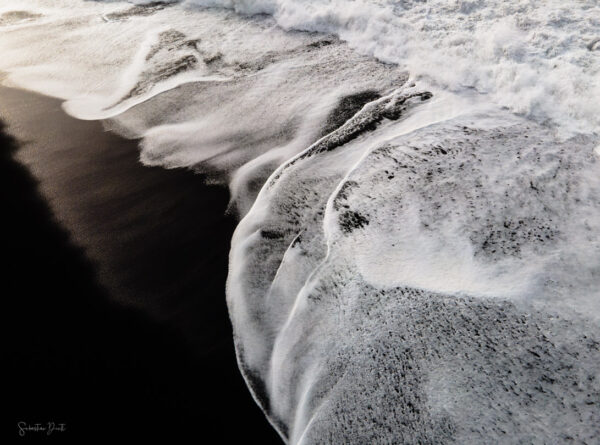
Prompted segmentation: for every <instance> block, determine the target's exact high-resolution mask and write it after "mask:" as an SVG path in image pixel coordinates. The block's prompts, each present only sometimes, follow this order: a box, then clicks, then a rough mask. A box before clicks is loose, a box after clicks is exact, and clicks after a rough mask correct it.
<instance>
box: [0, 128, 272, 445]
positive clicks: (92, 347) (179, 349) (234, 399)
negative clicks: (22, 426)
mask: <svg viewBox="0 0 600 445" xmlns="http://www.w3.org/2000/svg"><path fill="white" fill-rule="evenodd" d="M19 149H20V147H19V145H18V143H17V142H16V141H15V140H14V139H12V138H11V137H10V136H7V135H6V133H5V132H4V125H0V181H1V184H0V190H1V199H2V201H1V203H2V218H1V221H2V230H1V233H2V235H1V236H2V241H1V245H2V262H3V263H4V264H5V266H3V270H2V295H3V299H4V302H5V307H4V309H3V310H2V316H3V318H4V320H3V324H4V326H5V328H6V329H7V337H5V341H6V342H7V344H8V353H7V355H5V356H4V358H5V361H3V363H5V366H6V367H7V368H8V371H9V372H8V378H6V380H5V383H6V385H7V387H8V391H7V393H5V394H6V395H7V397H6V398H5V399H4V405H5V407H7V408H8V417H6V418H5V419H4V420H5V422H6V423H7V428H10V429H11V430H12V434H14V436H13V437H18V436H17V432H18V428H17V422H19V421H24V422H28V423H30V424H32V423H42V424H44V423H45V422H48V421H54V422H56V423H59V422H63V423H66V427H67V431H66V432H65V433H59V432H55V433H54V434H53V436H54V437H55V438H56V439H58V440H59V441H61V442H62V441H63V440H64V439H67V438H70V439H76V440H75V442H76V443H92V442H91V440H93V439H98V438H105V439H123V438H132V439H133V438H160V437H169V443H182V439H183V438H186V439H187V438H189V439H191V440H192V441H194V442H196V443H240V444H242V443H280V440H279V439H278V437H277V436H276V434H275V432H274V431H273V430H272V429H271V427H270V426H269V425H268V423H267V421H266V420H265V418H264V416H263V415H262V413H261V412H260V410H259V409H258V407H257V406H256V405H255V404H254V402H253V400H252V399H251V397H250V395H249V393H248V390H247V388H246V387H245V385H244V382H243V381H242V378H241V376H240V375H239V371H238V369H237V366H236V362H235V357H234V352H233V345H232V340H231V327H230V325H229V320H228V318H227V312H226V308H225V301H224V280H225V274H226V264H227V263H226V257H227V250H228V247H229V244H228V239H227V240H226V242H225V244H224V245H223V244H222V243H223V236H213V238H212V239H213V243H215V245H207V244H206V243H207V241H206V239H204V240H203V243H204V244H202V245H201V246H196V247H197V248H198V249H204V253H205V254H206V252H212V256H209V257H208V258H205V259H204V261H203V262H202V263H201V265H200V266H197V267H201V268H202V269H203V272H202V273H201V274H199V276H198V278H196V279H194V278H193V276H194V272H195V269H192V270H190V268H192V264H193V263H194V262H195V261H197V260H198V258H197V257H195V256H194V255H192V256H191V258H187V259H186V258H185V257H184V258H181V256H182V254H181V251H180V250H179V247H180V246H181V245H182V244H186V243H190V244H191V245H189V248H190V249H194V247H195V246H194V244H193V243H194V242H197V241H198V240H197V239H196V238H195V237H194V236H193V233H192V234H189V233H185V232H184V233H178V230H179V229H183V230H186V229H189V227H187V226H186V225H185V224H184V225H183V226H177V227H171V230H170V231H169V233H170V234H171V235H169V236H166V235H165V236H164V237H161V236H159V234H160V229H156V230H157V231H158V232H156V233H152V232H149V233H148V232H146V235H147V236H153V237H154V238H155V239H154V240H153V243H150V248H151V249H153V250H152V251H151V252H148V250H147V249H148V245H146V246H143V245H135V240H137V241H138V243H139V242H141V241H143V240H148V239H149V238H147V237H146V236H141V235H140V236H137V237H136V236H135V234H134V235H131V234H130V235H128V236H129V237H130V238H131V240H130V244H125V245H124V246H123V248H126V249H129V250H128V251H127V252H124V253H123V257H122V258H120V259H116V261H117V263H118V262H119V261H120V262H124V264H126V262H127V259H128V258H129V259H130V260H131V259H132V258H134V257H135V258H137V261H139V262H145V265H139V264H138V265H136V267H135V268H134V271H129V272H127V273H124V277H121V278H119V283H120V284H119V285H117V286H115V287H114V288H113V290H109V288H110V286H108V287H107V286H104V284H103V283H101V282H99V279H98V274H97V273H96V267H95V266H94V264H93V263H92V262H91V261H90V260H89V259H88V257H87V256H86V255H85V252H84V251H83V249H82V248H80V247H78V246H76V245H75V244H74V243H73V241H72V235H71V234H70V233H69V232H68V231H67V230H65V228H64V227H63V226H62V225H61V224H59V223H58V222H57V219H56V217H55V216H54V214H53V211H52V209H51V208H50V206H49V204H48V202H47V201H46V199H45V197H44V196H42V194H41V193H40V191H39V183H38V181H37V180H36V179H35V178H34V177H33V176H32V174H31V173H30V171H29V170H28V169H27V168H26V167H24V166H23V165H22V164H21V163H19V162H17V161H16V160H15V154H16V153H17V151H18V150H19ZM132 157H133V159H134V162H135V158H136V155H135V154H133V155H132ZM129 168H130V169H135V168H139V169H143V167H141V166H139V165H137V166H129ZM162 173H163V174H164V175H169V174H171V173H172V172H169V171H163V172H162ZM188 173H189V172H188ZM189 177H190V179H189V180H190V181H193V180H197V181H200V179H199V178H194V177H193V174H192V173H189ZM154 180H155V179H154ZM149 181H150V182H152V179H149ZM150 182H149V183H150ZM155 185H156V187H161V183H160V182H159V183H158V184H155ZM188 185H189V184H183V185H181V183H180V186H181V187H183V188H185V187H186V186H188ZM113 186H118V184H117V185H114V184H113ZM159 198H160V199H168V198H169V188H168V187H165V186H164V183H163V184H162V189H161V191H160V197H159ZM130 199H132V200H135V199H134V197H131V196H130ZM221 200H222V201H223V202H222V207H223V208H224V206H225V205H226V197H225V199H224V200H223V199H221ZM128 204H134V202H133V201H131V202H129V203H128ZM195 204H199V203H195ZM221 210H222V209H221V208H219V209H216V208H215V207H214V206H213V207H212V208H211V207H210V206H207V207H205V208H204V209H197V208H194V206H193V205H192V206H183V208H181V209H180V211H181V213H180V214H177V215H174V216H173V217H174V218H185V217H186V216H189V217H190V218H192V220H194V218H195V217H196V218H197V217H198V215H196V216H194V213H193V212H200V211H202V212H203V215H204V216H205V214H206V213H210V212H215V211H221ZM105 211H106V209H105ZM185 212H188V215H186V214H185ZM190 212H192V213H191V214H190ZM103 216H104V217H106V218H110V214H104V215H103ZM223 221H224V220H223ZM223 221H221V224H222V226H223V232H227V233H228V234H230V233H231V229H232V227H233V223H232V221H229V222H227V221H225V222H223ZM153 224H154V225H156V226H157V227H160V221H154V222H153ZM111 227H112V226H111V225H110V224H109V225H108V228H107V229H105V230H104V232H103V235H102V236H106V234H107V233H109V231H110V228H111ZM142 228H143V225H142ZM200 229H201V228H200ZM173 237H174V238H175V244H173V243H170V242H168V240H172V239H173ZM95 242H97V241H95ZM110 242H111V241H109V240H107V243H108V244H110ZM219 243H221V244H220V245H219ZM113 251H114V250H113V249H108V250H107V252H105V253H106V254H107V255H108V254H110V252H113ZM215 252H218V254H215ZM183 255H184V256H185V253H184V254H183ZM215 257H216V258H217V260H215ZM186 268H187V269H186ZM183 272H185V276H186V277H187V281H186V282H185V283H184V284H182V285H181V286H175V287H169V286H167V284H165V283H168V281H169V280H172V279H178V277H179V278H180V276H181V275H180V274H181V273H183ZM147 274H150V276H147ZM207 277H209V278H208V280H209V281H208V282H207V281H206V280H207ZM146 279H148V283H147V282H146ZM123 283H125V284H123ZM119 286H128V288H127V289H126V293H130V294H135V293H136V292H138V291H139V292H141V293H143V292H146V291H145V290H144V289H148V288H149V287H151V288H153V289H154V291H155V292H160V291H162V292H163V294H162V298H165V299H168V298H172V299H173V300H174V301H175V303H173V304H177V305H179V306H181V305H184V306H185V309H186V311H187V318H188V323H190V324H193V322H194V319H195V322H196V323H199V324H204V326H202V327H201V328H199V329H197V330H195V331H193V330H191V328H190V327H187V328H184V329H180V327H178V326H175V325H173V323H170V322H172V321H173V320H180V319H181V317H175V318H174V317H166V321H160V322H159V321H156V319H155V318H154V317H151V316H148V315H147V314H146V313H145V311H143V310H139V309H131V308H130V309H127V308H125V307H123V306H122V305H120V304H117V303H115V297H114V296H113V295H111V292H117V291H119V289H120V287H119ZM136 286H137V287H136ZM165 288H167V289H168V291H167V290H165ZM115 289H116V290H115ZM140 289H141V290H140ZM124 292H125V291H124ZM193 295H195V297H196V300H199V301H188V300H191V299H193V298H192V296H193ZM181 310H182V309H181V307H179V308H178V311H181ZM184 312H185V311H184ZM190 332H193V333H194V335H198V336H201V335H207V337H206V338H204V339H202V338H195V339H194V338H186V337H185V335H184V333H185V334H190ZM190 335H191V334H190ZM217 337H218V338H217ZM199 345H203V348H204V349H202V350H199V349H198V348H199V347H200V346H199ZM39 434H41V433H28V434H27V438H39V439H42V437H41V436H39ZM36 435H37V437H36ZM211 437H212V438H211ZM209 438H210V439H209ZM12 442H13V441H11V443H12Z"/></svg>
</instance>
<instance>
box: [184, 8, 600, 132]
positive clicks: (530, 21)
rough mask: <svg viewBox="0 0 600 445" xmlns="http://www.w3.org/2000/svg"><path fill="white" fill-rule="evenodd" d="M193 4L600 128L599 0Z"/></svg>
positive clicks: (580, 127) (567, 126)
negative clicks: (261, 20) (317, 36)
mask: <svg viewBox="0 0 600 445" xmlns="http://www.w3.org/2000/svg"><path fill="white" fill-rule="evenodd" d="M189 1H190V2H193V3H196V4H200V5H208V6H217V5H218V6H223V7H228V8H232V9H235V10H236V11H238V12H241V13H246V14H258V13H267V14H272V15H273V16H274V17H275V19H276V20H277V23H278V24H279V25H281V26H282V27H284V28H285V29H300V30H308V31H320V32H326V33H336V34H338V35H339V36H341V37H342V38H343V39H344V40H346V41H348V42H349V43H350V44H351V45H352V46H353V47H354V48H357V49H358V50H360V51H362V52H364V53H366V54H369V55H373V56H375V57H377V58H379V59H380V60H384V61H387V62H392V63H397V64H400V65H401V66H403V67H406V68H407V70H408V71H409V72H411V74H413V75H414V76H415V77H417V78H420V80H421V81H427V82H431V83H433V84H436V85H439V86H441V87H444V88H448V89H450V90H452V91H455V92H462V91H464V90H465V89H468V88H475V89H476V90H477V91H479V92H480V93H482V94H487V95H489V97H490V99H491V100H493V101H495V102H496V103H498V104H499V105H501V106H506V107H509V108H510V109H511V110H513V111H514V112H516V113H519V114H523V115H525V116H528V117H531V118H534V119H536V120H537V121H538V122H545V121H547V120H551V121H552V122H553V124H554V125H557V126H559V127H561V128H562V130H563V131H565V132H566V133H567V134H572V133H573V132H597V131H598V128H599V127H600V120H599V119H600V118H599V117H598V114H599V113H598V112H597V103H598V100H599V99H600V80H599V79H600V61H599V59H600V58H599V57H598V56H597V53H596V52H595V50H594V49H593V46H590V44H591V43H592V42H594V41H595V39H597V38H598V33H599V32H600V30H599V29H598V27H599V26H598V22H599V20H600V5H598V3H597V2H595V1H593V0H588V1H582V2H577V3H576V4H565V3H564V2H560V1H550V2H543V3H540V2H532V1H529V0H512V1H510V2H506V1H501V0H497V1H493V2H485V3H483V2H472V1H454V2H447V1H444V0H437V1H433V2H432V1H428V2H412V1H403V2H394V1H385V0H384V1H380V0H379V1H366V0H357V1H347V0H335V1H322V0H313V1H309V2H298V1H294V0H262V1H244V0H241V1H237V0H189ZM590 48H591V49H590Z"/></svg>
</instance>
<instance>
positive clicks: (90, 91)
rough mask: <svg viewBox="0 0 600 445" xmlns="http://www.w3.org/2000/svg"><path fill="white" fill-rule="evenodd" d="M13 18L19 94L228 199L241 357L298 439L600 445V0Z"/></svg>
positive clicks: (164, 8) (374, 0)
mask: <svg viewBox="0 0 600 445" xmlns="http://www.w3.org/2000/svg"><path fill="white" fill-rule="evenodd" d="M11 3H12V2H7V3H3V4H1V5H0V54H2V58H0V70H2V71H4V72H6V73H7V74H8V76H7V78H6V79H5V81H4V82H5V83H6V84H8V85H17V86H20V87H24V88H28V89H32V90H35V91H39V92H42V93H44V94H48V95H52V96H56V97H60V98H62V99H64V100H65V102H64V108H65V110H66V111H67V112H68V113H70V114H72V115H73V116H76V117H79V118H82V119H108V121H106V125H107V127H109V128H111V129H113V130H115V131H118V132H119V133H121V134H123V135H125V136H127V137H139V138H141V144H140V147H141V155H140V159H141V161H142V162H143V163H145V164H147V165H161V166H164V167H166V168H173V167H189V168H193V169H195V170H197V171H200V172H203V173H206V174H208V175H209V177H211V178H213V179H214V180H226V181H228V183H229V185H230V188H231V190H232V196H233V198H232V199H233V202H234V205H235V207H236V208H237V210H238V212H239V214H240V215H241V216H243V219H242V220H241V222H240V224H239V226H238V228H237V230H236V233H235V235H234V238H233V240H232V250H231V256H230V274H229V280H228V288H227V295H228V305H229V309H230V314H231V318H232V322H233V326H234V334H235V341H236V347H237V351H238V359H239V362H240V367H241V369H242V371H243V373H244V375H245V377H246V378H247V381H248V383H249V386H250V387H251V389H252V390H253V392H254V394H255V396H256V398H257V401H258V402H259V403H260V404H261V406H262V408H263V409H264V410H265V412H266V414H267V415H268V417H269V419H270V420H271V422H272V423H273V424H274V426H275V427H276V428H277V429H278V431H279V432H280V434H281V435H282V436H283V437H284V438H286V439H287V440H288V441H289V442H290V443H306V444H308V443H313V442H319V441H321V442H322V441H325V442H328V443H374V442H377V441H385V440H386V439H389V440H399V439H398V438H399V437H402V441H403V442H405V443H411V442H414V443H429V442H434V443H435V442H446V441H449V440H450V439H451V438H453V439H454V440H457V441H458V442H459V443H482V442H489V441H490V440H492V441H493V440H499V441H502V437H504V436H503V435H502V434H508V435H509V436H508V437H512V438H515V441H517V440H521V441H523V442H535V441H536V440H539V441H541V442H544V441H546V442H561V441H565V440H567V437H566V436H564V434H566V433H564V432H565V431H567V430H568V431H569V434H570V435H571V437H572V438H574V439H575V440H576V441H577V440H579V441H586V440H587V441H590V440H592V438H593V437H594V436H595V435H596V436H597V434H598V433H599V432H598V429H597V425H600V413H599V411H598V405H597V404H594V403H588V402H590V399H589V398H590V397H591V398H592V399H594V397H596V398H597V396H598V394H599V393H600V388H599V387H598V385H599V383H598V382H600V378H597V377H600V375H599V372H598V363H600V360H599V357H598V352H597V348H596V349H594V347H593V343H590V342H591V340H586V339H590V338H591V339H593V338H597V337H598V320H600V235H599V234H600V158H599V156H598V155H599V151H598V150H599V149H598V147H600V133H599V129H600V113H599V105H598V104H599V103H600V43H599V42H600V40H598V39H600V6H599V5H598V3H597V2H595V1H591V0H590V1H572V2H558V1H537V2H536V1H526V0H511V1H504V2H501V1H488V2H484V1H441V0H434V1H395V2H391V1H381V0H371V1H366V0H355V1H348V0H346V1H342V0H330V1H326V0H311V1H303V2H300V1H292V0H273V1H271V0H263V1H235V0H230V1H223V2H220V1H200V0H194V1H193V2H192V1H188V2H185V3H183V4H174V5H158V6H157V5H154V4H151V5H149V6H148V7H146V8H139V7H137V8H134V7H132V5H131V4H127V3H123V2H84V1H80V0H61V1H52V2H50V1H45V0H25V1H19V2H18V6H16V4H11ZM138 3H142V2H138ZM200 6H216V7H218V8H216V9H215V8H210V9H206V8H203V7H200ZM131 8H133V9H131ZM148 8H149V9H148ZM223 8H226V9H223ZM227 9H228V10H227ZM17 10H18V11H21V12H18V13H17V12H15V11H17ZM231 10H234V11H231ZM22 11H26V13H25V12H22ZM238 13H241V15H240V14H238ZM257 13H261V14H267V15H266V16H265V15H261V16H248V14H257ZM298 31H318V32H319V33H307V32H298ZM338 37H339V39H338ZM340 39H341V40H340ZM382 62H387V63H382ZM407 79H409V80H408V81H407ZM413 83H414V84H413ZM424 91H430V92H431V93H433V97H431V98H429V96H428V95H418V94H421V93H423V92H424ZM365 92H367V93H365ZM375 93H377V94H375ZM361 94H363V95H362V96H361ZM415 94H417V96H415V97H409V96H411V95H415ZM348 96H351V97H353V98H354V99H352V100H350V101H349V102H348V101H347V102H344V100H345V99H343V98H344V97H348ZM360 97H362V99H357V98H360ZM365 98H366V99H365ZM352 101H355V102H356V103H354V105H352V106H350V105H348V104H349V103H352ZM344 104H345V105H344ZM340 105H343V106H340ZM363 105H364V107H363ZM343 108H348V109H350V110H351V112H350V114H349V115H347V116H346V115H345V114H344V111H343ZM333 110H337V111H336V112H335V113H334V115H333V117H336V116H337V117H338V118H339V116H342V115H343V116H345V117H344V119H343V120H342V121H341V122H337V123H336V124H335V125H333V124H332V123H331V122H332V119H333V118H332V112H333ZM353 115H354V116H353ZM333 120H334V121H335V119H333ZM344 121H345V123H344ZM342 124H343V125H342ZM340 125H342V126H341V127H340V128H338V129H337V130H336V128H337V127H339V126H340ZM524 314H526V315H524ZM523 317H525V320H526V321H523V319H524V318H523ZM563 319H564V320H566V321H562V320H563ZM482 333H483V334H482ZM584 336H585V337H584ZM548 345H552V346H548ZM491 351H493V352H491ZM527 351H534V352H535V355H532V354H531V353H529V352H527ZM536 351H537V352H536ZM566 351H567V352H566ZM528 354H529V355H528ZM570 354H577V356H578V359H577V360H575V359H573V358H572V355H570ZM536 357H538V358H536ZM407 366H409V367H410V371H407V369H408V368H407ZM567 369H568V371H566V370H567ZM541 376H546V377H548V379H546V380H543V379H542V380H540V379H541ZM540 382H541V383H540ZM548 382H553V383H548ZM399 388H400V389H399ZM402 388H404V389H402ZM539 388H542V389H541V390H540V389H539ZM519 394H520V395H519ZM525 397H526V399H527V403H525V402H524V401H523V400H525V399H524V398H525ZM594 400H596V399H594ZM488 401H493V403H492V402H490V403H488ZM409 402H410V403H409ZM565 406H567V407H570V408H568V409H566V408H565ZM410 407H412V408H410ZM573 407H576V408H573ZM413 408H414V409H413ZM415 409H416V411H415ZM501 431H503V432H504V433H501ZM561 434H563V435H562V436H561ZM563 436H564V437H563Z"/></svg>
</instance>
